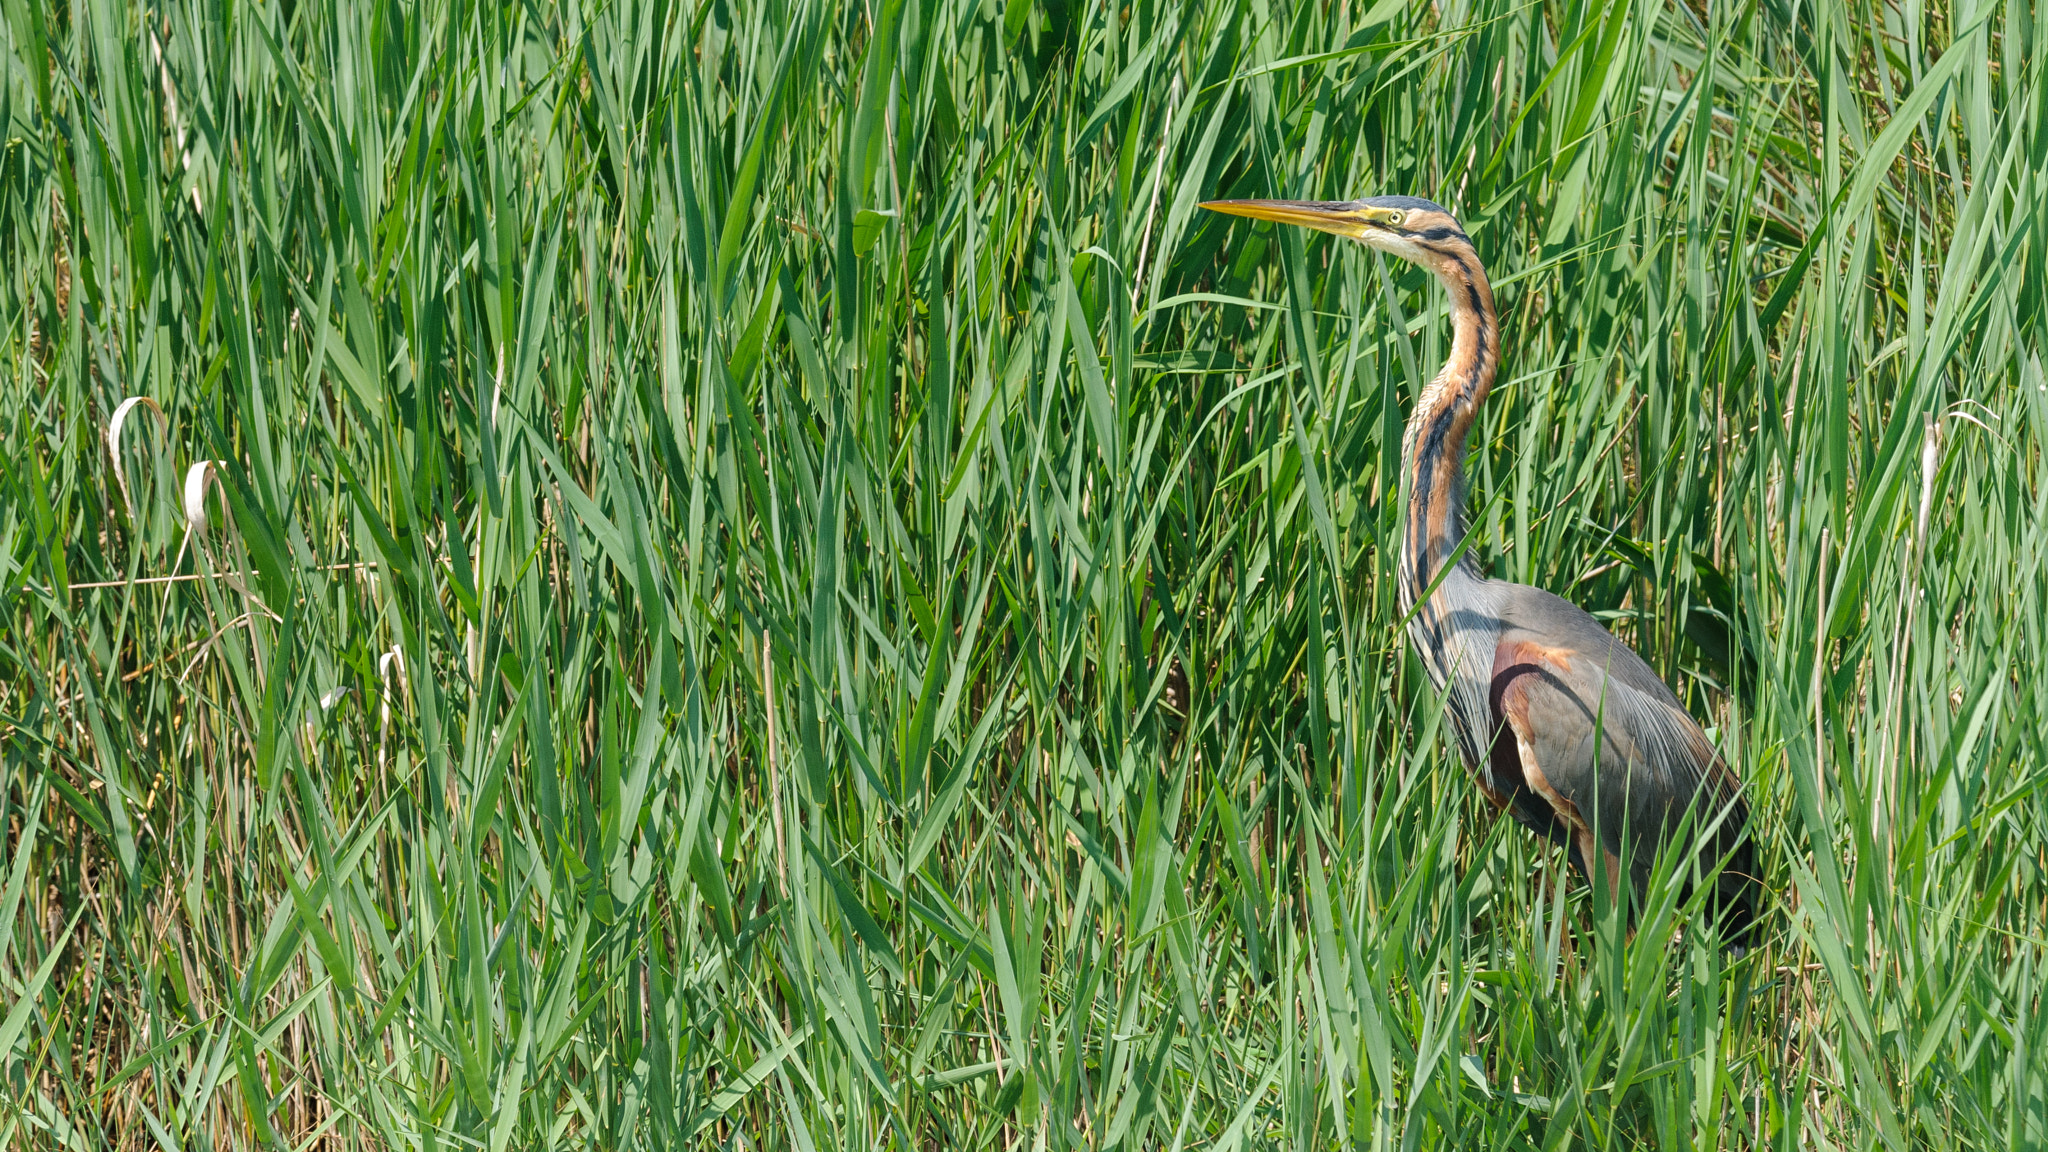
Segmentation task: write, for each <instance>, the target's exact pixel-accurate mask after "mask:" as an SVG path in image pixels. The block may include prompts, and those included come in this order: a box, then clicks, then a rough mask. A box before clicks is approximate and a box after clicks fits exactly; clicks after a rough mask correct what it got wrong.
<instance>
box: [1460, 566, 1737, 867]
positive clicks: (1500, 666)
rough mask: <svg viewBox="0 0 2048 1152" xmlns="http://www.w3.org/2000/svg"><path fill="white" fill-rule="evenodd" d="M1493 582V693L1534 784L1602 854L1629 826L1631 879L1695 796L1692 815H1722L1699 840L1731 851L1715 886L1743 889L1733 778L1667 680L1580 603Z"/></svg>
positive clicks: (1497, 713) (1496, 710) (1702, 819)
mask: <svg viewBox="0 0 2048 1152" xmlns="http://www.w3.org/2000/svg"><path fill="white" fill-rule="evenodd" d="M1499 591H1500V593H1501V594H1502V598H1501V601H1500V615H1501V620H1502V624H1503V627H1502V630H1501V633H1500V637H1499V640H1498V642H1497V645H1496V648H1495V655H1494V666H1493V670H1492V679H1491V683H1490V690H1489V693H1488V696H1489V704H1490V705H1491V711H1492V713H1493V715H1494V717H1495V720H1496V722H1497V723H1499V724H1501V725H1502V726H1503V727H1504V728H1505V729H1507V730H1508V731H1510V732H1511V733H1512V734H1513V737H1514V739H1515V743H1516V746H1517V752H1518V753H1519V759H1520V760H1521V762H1522V768H1523V773H1524V775H1525V777H1527V780H1528V784H1529V786H1530V787H1531V789H1532V790H1533V791H1535V792H1536V793H1538V794H1539V795H1542V796H1543V797H1544V798H1545V799H1546V800H1549V801H1550V802H1551V804H1552V806H1553V807H1554V808H1555V809H1557V811H1558V814H1559V816H1560V817H1561V818H1562V819H1563V820H1564V821H1565V822H1566V823H1567V824H1569V825H1571V826H1573V827H1574V828H1575V829H1582V830H1584V831H1585V832H1587V833H1590V839H1591V840H1592V841H1594V842H1596V843H1597V844H1598V847H1599V849H1600V850H1601V851H1602V852H1603V853H1604V854H1607V855H1608V856H1610V858H1613V857H1619V856H1621V855H1623V852H1622V848H1623V836H1624V829H1626V830H1627V840H1628V842H1629V843H1628V848H1629V851H1628V853H1627V854H1628V855H1629V857H1630V859H1631V867H1630V871H1631V872H1632V873H1633V874H1634V875H1633V877H1632V878H1633V879H1634V880H1635V882H1636V883H1637V885H1638V886H1640V884H1641V883H1642V882H1643V881H1644V880H1646V879H1647V878H1648V873H1649V869H1650V866H1651V865H1652V863H1653V862H1654V857H1655V854H1656V850H1657V847H1658V846H1659V845H1660V844H1661V843H1662V842H1663V841H1664V840H1665V839H1666V838H1667V837H1669V836H1670V835H1671V834H1672V833H1673V832H1674V831H1675V830H1676V826H1677V825H1678V823H1679V822H1680V820H1681V819H1682V818H1683V817H1684V815H1685V813H1686V811H1687V810H1688V808H1690V807H1692V806H1693V804H1694V801H1695V798H1697V799H1698V800H1699V805H1698V809H1697V811H1696V813H1695V816H1694V819H1695V823H1696V825H1700V826H1705V825H1708V824H1711V823H1713V822H1714V821H1715V820H1716V819H1718V820H1719V826H1718V827H1717V828H1716V829H1715V830H1714V834H1713V835H1712V836H1710V837H1709V838H1708V839H1707V840H1706V841H1704V842H1703V843H1702V844H1701V845H1700V846H1701V848H1702V849H1703V850H1711V851H1713V852H1714V853H1715V854H1716V855H1717V856H1719V855H1725V854H1730V853H1732V854H1733V855H1732V857H1731V858H1730V859H1729V862H1728V865H1727V868H1728V879H1729V881H1730V883H1727V884H1723V885H1721V887H1724V888H1727V889H1728V890H1729V896H1728V899H1737V898H1738V897H1741V896H1742V895H1743V894H1744V893H1746V892H1747V889H1748V887H1749V886H1750V885H1751V884H1753V877H1754V873H1755V868H1754V866H1753V860H1752V856H1753V852H1752V850H1751V848H1750V845H1749V842H1748V840H1747V839H1745V838H1744V837H1743V835H1742V833H1743V831H1744V828H1745V826H1746V824H1747V822H1748V810H1747V806H1746V804H1745V803H1744V801H1743V798H1742V789H1741V783H1740V782H1739V781H1738V780H1737V779H1736V778H1735V775H1734V773H1732V772H1731V771H1729V769H1728V766H1727V764H1726V763H1725V762H1723V761H1722V759H1721V757H1720V755H1719V754H1718V753H1717V752H1716V751H1715V750H1714V746H1713V745H1712V744H1711V743H1710V742H1709V741H1708V740H1707V737H1706V734H1705V733H1704V732H1702V731H1700V727H1699V725H1698V724H1696V723H1694V722H1693V719H1692V717H1691V716H1690V715H1688V714H1687V713H1686V711H1685V709H1684V708H1683V707H1682V706H1681V705H1680V704H1679V702H1678V698H1677V697H1676V696H1675V695H1673V694H1672V692H1671V689H1670V688H1669V687H1668V686H1667V685H1666V684H1665V683H1664V682H1663V681H1662V680H1660V679H1658V678H1657V674H1656V673H1655V672H1653V671H1651V669H1650V667H1649V665H1647V664H1645V663H1644V662H1643V660H1642V658H1641V657H1639V656H1637V655H1636V654H1635V653H1634V652H1632V651H1630V650H1629V648H1628V646H1627V645H1625V644H1623V643H1621V641H1619V640H1616V639H1615V638H1614V636H1613V635H1612V634H1611V633H1609V632H1608V631H1607V630H1606V629H1605V628H1602V627H1601V626H1600V624H1599V622H1598V621H1596V620H1594V619H1593V618H1592V617H1591V616H1589V615H1587V614H1586V613H1585V612H1584V611H1583V610H1581V609H1579V608H1578V607H1577V606H1575V605H1573V604H1571V603H1569V602H1567V601H1565V600H1562V599H1559V598H1558V597H1556V596H1553V595H1551V594H1550V593H1548V592H1544V591H1542V590H1540V589H1536V588H1528V587H1523V586H1521V585H1506V586H1504V587H1502V588H1501V589H1500V590H1499ZM1587 847H1589V848H1590V847H1592V844H1588V845H1587ZM1591 863H1592V861H1591V860H1590V859H1587V860H1585V861H1583V862H1582V865H1589V864H1591ZM1610 867H1612V864H1610ZM1738 890H1739V891H1738ZM1722 902H1723V903H1726V901H1725V900H1724V901H1722ZM1741 902H1742V903H1744V904H1748V903H1750V901H1749V900H1747V899H1743V900H1741Z"/></svg>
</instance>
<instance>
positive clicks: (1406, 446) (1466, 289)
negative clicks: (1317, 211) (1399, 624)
mask: <svg viewBox="0 0 2048 1152" xmlns="http://www.w3.org/2000/svg"><path fill="white" fill-rule="evenodd" d="M1424 247H1425V250H1426V252H1427V254H1428V257H1429V258H1428V260H1427V262H1426V265H1425V266H1427V267H1429V268H1430V269H1431V270H1432V271H1434V272H1435V273H1436V274H1437V278H1438V279H1439V280H1441V281H1443V285H1444V289H1445V291H1446V292H1447V293H1448V294H1449V296H1450V309H1451V329H1452V338H1451V356H1450V359H1448V360H1446V361H1445V362H1444V366H1443V368H1442V369H1440V370H1439V371H1438V372H1437V374H1436V379H1434V380H1432V381H1430V383H1429V386H1428V387H1427V388H1424V389H1423V390H1422V396H1421V397H1420V398H1419V399H1418V400H1417V401H1416V403H1415V411H1414V412H1413V413H1411V414H1410V415H1409V417H1408V431H1407V434H1406V435H1405V436H1404V437H1403V438H1402V442H1401V470H1402V475H1403V478H1404V479H1405V480H1406V481H1407V483H1408V487H1409V493H1408V505H1407V507H1406V508H1405V509H1404V510H1403V516H1402V524H1401V568H1400V577H1401V604H1402V608H1403V610H1404V611H1405V610H1407V609H1409V608H1412V607H1414V605H1415V603H1416V602H1417V601H1418V600H1420V599H1422V595H1423V593H1424V592H1425V591H1426V590H1427V589H1428V588H1429V586H1430V584H1431V583H1432V582H1434V581H1435V580H1436V578H1437V574H1438V573H1439V572H1441V571H1442V570H1443V566H1444V564H1445V562H1446V561H1448V560H1449V558H1450V556H1451V554H1452V553H1453V552H1455V551H1456V550H1457V547H1458V542H1459V541H1460V540H1462V539H1463V538H1464V536H1465V471H1464V461H1465V434H1466V433H1467V432H1469V431H1470V430H1471V428H1472V421H1473V418H1474V417H1475V416H1477V415H1478V413H1479V405H1480V404H1481V403H1482V402H1483V401H1485V399H1486V393H1487V390H1488V389H1490V388H1492V387H1493V375H1494V372H1495V370H1496V369H1497V368H1498V366H1499V364H1500V327H1499V324H1498V323H1497V321H1496V319H1495V316H1494V311H1493V288H1492V286H1491V285H1489V284H1488V283H1487V282H1486V270H1485V269H1484V268H1481V267H1480V265H1479V257H1478V255H1477V254H1476V253H1474V252H1473V251H1472V247H1471V245H1470V244H1469V243H1468V242H1464V238H1463V237H1462V236H1461V237H1457V238H1456V239H1451V240H1448V241H1446V242H1444V243H1441V244H1426V245H1424ZM1467 565H1470V566H1472V569H1473V571H1474V572H1475V573H1476V572H1477V570H1478V569H1477V565H1476V564H1474V563H1473V561H1472V559H1471V558H1470V557H1469V556H1468V557H1465V558H1464V559H1463V560H1462V561H1461V563H1460V567H1464V566H1467Z"/></svg>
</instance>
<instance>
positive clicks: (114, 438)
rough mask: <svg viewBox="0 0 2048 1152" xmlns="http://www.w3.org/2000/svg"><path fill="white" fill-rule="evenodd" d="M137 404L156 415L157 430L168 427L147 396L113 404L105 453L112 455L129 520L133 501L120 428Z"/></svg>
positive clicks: (166, 421)
mask: <svg viewBox="0 0 2048 1152" xmlns="http://www.w3.org/2000/svg"><path fill="white" fill-rule="evenodd" d="M138 405H139V406H142V407H145V408H148V409H149V410H150V411H151V412H152V413H154V414H155V415H156V426H157V431H158V432H165V431H168V430H169V428H170V420H169V419H168V418H166V417H165V416H164V410H163V409H162V408H159V407H157V403H156V401H154V400H151V399H150V398H149V397H147V396H130V397H129V398H127V399H126V400H123V401H121V402H120V403H119V404H116V405H114V415H113V417H112V418H111V419H109V420H108V421H107V455H109V456H111V457H113V460H114V482H115V483H116V484H118V485H120V486H121V503H122V504H124V505H126V506H127V508H128V518H129V519H131V520H132V519H134V518H135V501H134V499H133V498H132V497H130V496H129V495H128V465H127V463H126V462H125V461H124V460H123V459H122V458H121V429H122V428H123V427H124V426H126V425H127V423H128V414H129V413H131V412H133V411H135V409H136V407H137V406H138Z"/></svg>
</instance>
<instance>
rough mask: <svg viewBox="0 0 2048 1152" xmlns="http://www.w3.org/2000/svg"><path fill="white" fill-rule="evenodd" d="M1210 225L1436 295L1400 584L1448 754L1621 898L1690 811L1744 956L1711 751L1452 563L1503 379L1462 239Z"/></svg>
mask: <svg viewBox="0 0 2048 1152" xmlns="http://www.w3.org/2000/svg"><path fill="white" fill-rule="evenodd" d="M1204 207H1207V208H1211V209H1213V210H1216V211H1220V212H1227V213H1230V214H1232V215H1239V216H1250V217H1253V218H1256V219H1265V220H1276V221H1280V222H1283V223H1291V224H1299V225H1302V226H1305V227H1310V228H1315V229H1317V230H1319V231H1325V232H1334V233H1336V234H1338V235H1342V236H1349V237H1351V238H1353V239H1356V240H1360V241H1362V242H1364V243H1366V244H1368V245H1370V246H1372V247H1374V248H1378V249H1380V250H1382V251H1385V252H1388V253H1390V254H1393V255H1396V256H1400V257H1403V258H1404V259H1408V260H1411V261H1413V262H1415V263H1417V264H1420V265H1422V266H1423V267H1425V268H1428V269H1429V270H1430V271H1432V272H1434V273H1436V275H1437V278H1438V279H1439V280H1440V281H1442V283H1443V285H1444V288H1445V291H1446V293H1447V294H1448V297H1449V303H1450V313H1451V325H1452V341H1451V354H1450V357H1449V359H1447V360H1446V361H1445V363H1444V366H1443V368H1442V369H1441V370H1439V371H1438V373H1437V375H1436V378H1435V379H1434V380H1432V381H1431V382H1430V383H1429V385H1428V386H1427V387H1425V388H1424V389H1423V390H1422V394H1421V396H1420V397H1419V398H1418V399H1417V401H1416V404H1415V409H1414V411H1413V412H1412V413H1410V415H1409V418H1408V427H1407V433H1406V435H1405V436H1404V438H1403V440H1402V452H1401V462H1402V470H1403V476H1402V481H1403V487H1404V488H1405V489H1406V491H1407V495H1406V500H1405V503H1404V505H1403V511H1402V520H1401V539H1400V566H1399V582H1400V592H1401V607H1402V609H1403V611H1404V612H1406V613H1407V614H1408V620H1409V624H1408V636H1409V640H1410V642H1411V643H1412V644H1413V645H1414V648H1415V652H1416V655H1417V656H1418V657H1419V658H1420V659H1421V661H1422V664H1423V667H1424V668H1426V669H1427V670H1428V673H1429V677H1430V680H1431V681H1432V682H1433V683H1434V684H1435V685H1436V687H1437V689H1438V690H1439V691H1441V692H1442V693H1443V694H1444V705H1445V709H1446V711H1447V713H1448V716H1449V719H1450V721H1451V727H1452V729H1453V731H1454V732H1455V734H1456V737H1457V742H1458V750H1459V753H1460V755H1461V756H1462V757H1463V759H1464V761H1465V764H1466V766H1467V767H1468V768H1469V769H1471V771H1472V773H1473V775H1474V777H1475V779H1476V780H1477V781H1478V783H1479V787H1480V790H1481V791H1483V792H1484V793H1485V794H1486V796H1487V797H1488V798H1489V799H1491V800H1492V801H1493V802H1494V803H1495V804H1497V805H1499V806H1500V807H1501V808H1503V809H1505V810H1507V811H1508V812H1509V813H1510V814H1512V815H1513V816H1514V817H1515V819H1517V820H1518V821H1520V822H1521V823H1522V824H1524V825H1526V826H1527V827H1529V828H1530V829H1531V830H1532V831H1535V832H1537V833H1538V834H1540V835H1543V836H1545V837H1547V838H1549V839H1550V840H1552V841H1554V842H1556V843H1558V844H1560V845H1562V846H1564V847H1565V848H1566V849H1567V850H1568V852H1569V853H1570V856H1571V859H1572V862H1573V864H1574V865H1576V866H1577V867H1578V868H1579V869H1580V871H1582V872H1584V873H1586V875H1587V876H1589V877H1592V876H1594V875H1596V874H1597V875H1604V876H1605V877H1607V879H1608V880H1609V882H1610V883H1618V882H1619V880H1620V879H1621V876H1622V873H1623V871H1624V868H1625V869H1626V871H1627V872H1628V874H1629V878H1630V880H1631V883H1632V886H1633V887H1634V889H1635V890H1637V891H1641V890H1642V889H1643V886H1644V883H1645V882H1646V881H1647V880H1648V878H1649V872H1650V868H1651V866H1652V865H1653V863H1654V860H1655V856H1656V852H1657V849H1658V847H1659V846H1660V845H1661V844H1662V843H1663V842H1664V841H1665V840H1667V839H1669V838H1670V837H1671V836H1673V835H1674V834H1676V833H1677V832H1678V830H1679V827H1680V825H1681V823H1682V821H1683V818H1684V817H1685V815H1686V814H1687V812H1688V811H1691V812H1692V814H1693V821H1694V825H1695V826H1696V827H1698V828H1703V829H1706V830H1707V834H1706V835H1704V836H1701V837H1700V838H1699V850H1700V853H1701V863H1702V867H1703V869H1710V868H1711V865H1713V864H1714V863H1717V862H1719V863H1722V865H1723V867H1722V871H1721V873H1720V876H1719V878H1718V880H1717V881H1716V884H1715V892H1714V893H1713V894H1712V896H1713V898H1712V899H1711V900H1710V903H1711V904H1712V905H1713V906H1714V908H1715V909H1716V910H1717V912H1718V914H1719V916H1720V917H1721V920H1722V925H1723V928H1724V930H1725V931H1726V933H1727V937H1728V939H1730V940H1731V941H1744V940H1746V937H1747V935H1748V930H1749V928H1750V926H1751V924H1752V922H1753V920H1754V916H1755V889H1756V886H1757V881H1756V878H1755V877H1756V869H1755V867H1754V864H1753V859H1752V858H1753V855H1754V852H1753V848H1752V846H1751V844H1750V841H1749V839H1748V838H1747V836H1746V835H1745V831H1746V825H1747V823H1748V810H1747V806H1746V805H1745V804H1744V802H1743V799H1742V793H1741V786H1740V784H1739V782H1738V781H1737V780H1736V779H1735V776H1734V774H1733V773H1731V772H1730V771H1729V770H1728V766H1727V765H1726V764H1725V763H1724V762H1723V761H1722V760H1721V758H1720V755H1719V754H1718V753H1717V752H1716V751H1715V749H1714V746H1713V744H1712V743H1711V742H1709V741H1708V740H1707V738H1706V734H1705V733H1703V732H1702V731H1700V728H1699V725H1698V724H1696V723H1694V721H1693V719H1692V717H1691V716H1690V715H1689V714H1688V713H1687V712H1686V710H1685V708H1684V707H1683V706H1682V705H1681V704H1680V703H1679V702H1678V698H1677V696H1675V695H1673V694H1672V691H1671V689H1670V688H1669V687H1668V686H1667V685H1666V684H1665V683H1664V681H1663V680H1661V679H1659V678H1658V677H1657V674H1656V673H1655V672H1653V671H1651V669H1650V666H1649V665H1647V664H1645V663H1644V662H1643V660H1642V658H1641V657H1639V656H1637V655H1636V654H1635V653H1634V652H1633V651H1631V650H1630V649H1629V647H1628V646H1627V645H1626V644H1623V643H1622V642H1621V641H1619V640H1617V639H1615V638H1614V636H1613V635H1612V634H1610V633H1609V632H1608V631H1607V630H1606V629H1605V628H1602V627H1601V626H1600V624H1599V622H1598V621H1596V620H1594V619H1593V618H1592V617H1591V616H1590V615H1588V614H1586V612H1585V611H1584V610H1582V609H1580V608H1579V607H1577V606H1576V605H1573V604H1571V603H1569V602H1568V601H1565V600H1563V599H1560V598H1559V597H1557V596H1554V595H1552V594H1550V593H1549V592H1545V591H1543V590H1542V589H1540V588H1531V587H1528V586H1527V585H1522V584H1510V583H1507V582H1505V581H1500V580H1489V579H1487V578H1486V577H1485V576H1484V575H1483V574H1481V572H1480V571H1479V567H1478V565H1477V564H1476V563H1475V562H1474V561H1473V560H1472V559H1471V557H1470V556H1462V557H1460V556H1459V555H1458V545H1459V542H1460V541H1461V540H1462V539H1463V537H1464V532H1465V524H1464V498H1465V481H1464V457H1465V441H1466V435H1467V433H1468V432H1469V431H1470V429H1471V427H1472V422H1473V419H1474V417H1475V416H1476V415H1477V414H1478V410H1479V406H1480V404H1481V403H1482V402H1483V401H1484V400H1485V399H1486V394H1487V391H1488V390H1489V389H1490V388H1491V387H1492V385H1493V379H1494V373H1495V371H1496V370H1497V369H1498V367H1499V363H1500V331H1499V328H1498V326H1497V324H1496V322H1495V314H1494V306H1493V290H1492V288H1491V287H1490V286H1489V284H1488V283H1487V280H1486V273H1485V270H1484V269H1483V268H1482V267H1481V265H1480V262H1479V258H1478V255H1477V253H1476V252H1475V251H1474V249H1473V247H1472V243H1471V241H1470V239H1468V238H1467V237H1466V235H1465V233H1464V230H1463V229H1462V228H1461V227H1459V225H1458V222H1457V221H1456V220H1455V219H1453V218H1452V217H1451V216H1450V214H1449V213H1447V212H1445V211H1444V210H1443V209H1442V208H1440V207H1438V206H1437V205H1435V204H1433V203H1430V202H1429V201H1427V200H1420V199H1416V198H1414V197H1408V196H1388V197H1380V198H1377V199H1372V200H1360V201H1336V202H1322V201H1288V200H1221V201H1211V202H1209V203H1208V204H1205V205H1204ZM1446 566H1449V570H1448V571H1446V570H1445V569H1446ZM1624 859H1625V860H1626V864H1625V865H1624Z"/></svg>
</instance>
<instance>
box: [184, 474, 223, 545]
mask: <svg viewBox="0 0 2048 1152" xmlns="http://www.w3.org/2000/svg"><path fill="white" fill-rule="evenodd" d="M219 464H220V461H218V460H201V461H199V462H198V463H196V464H194V465H192V467H190V468H187V469H186V470H185V526H186V527H187V528H189V529H190V530H191V531H194V532H204V531H206V525H207V519H206V490H207V489H208V488H211V487H213V485H214V484H215V483H217V482H218V481H219V480H220V476H219V472H220V469H219Z"/></svg>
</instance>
